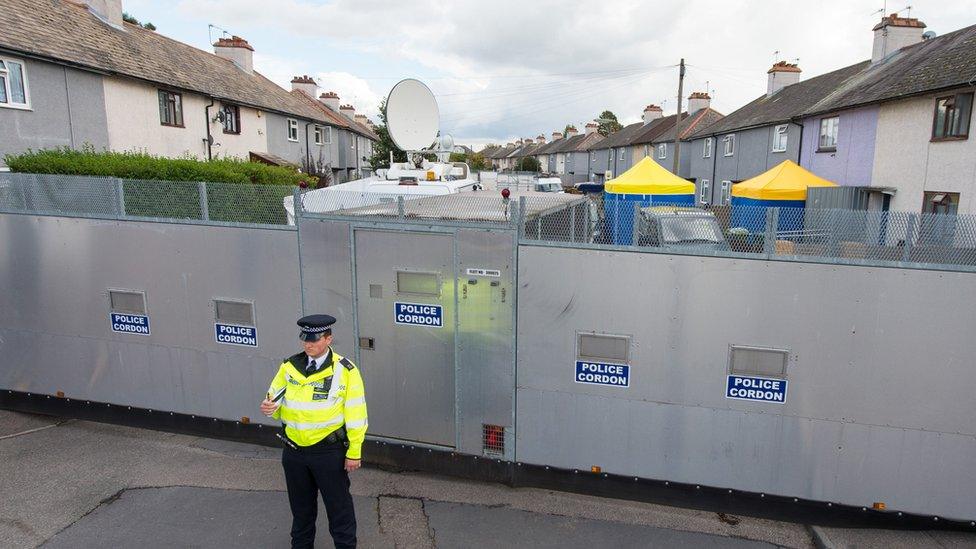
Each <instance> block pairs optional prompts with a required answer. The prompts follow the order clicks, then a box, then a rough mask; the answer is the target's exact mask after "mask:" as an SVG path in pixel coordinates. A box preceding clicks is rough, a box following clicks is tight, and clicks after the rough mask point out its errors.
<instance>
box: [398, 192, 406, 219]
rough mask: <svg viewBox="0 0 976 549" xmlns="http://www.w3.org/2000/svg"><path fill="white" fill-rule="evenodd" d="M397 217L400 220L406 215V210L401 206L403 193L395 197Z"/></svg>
mask: <svg viewBox="0 0 976 549" xmlns="http://www.w3.org/2000/svg"><path fill="white" fill-rule="evenodd" d="M397 217H399V218H400V221H403V220H404V218H406V217H407V214H406V211H405V209H404V207H403V195H402V194H401V195H400V196H398V197H397Z"/></svg>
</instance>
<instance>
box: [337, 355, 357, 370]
mask: <svg viewBox="0 0 976 549" xmlns="http://www.w3.org/2000/svg"><path fill="white" fill-rule="evenodd" d="M339 364H342V365H343V366H345V367H346V369H347V370H352V369H353V368H355V367H356V366H355V365H354V364H353V363H352V362H351V361H350V360H349V359H348V358H345V357H343V358H342V360H340V361H339Z"/></svg>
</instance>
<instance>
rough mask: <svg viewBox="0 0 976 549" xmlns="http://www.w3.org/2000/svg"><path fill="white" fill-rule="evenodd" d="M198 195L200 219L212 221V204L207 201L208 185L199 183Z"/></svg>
mask: <svg viewBox="0 0 976 549" xmlns="http://www.w3.org/2000/svg"><path fill="white" fill-rule="evenodd" d="M197 193H198V194H199V195H200V219H202V220H204V221H210V202H209V200H208V199H207V184H206V183H204V182H203V181H199V182H197Z"/></svg>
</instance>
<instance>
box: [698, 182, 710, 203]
mask: <svg viewBox="0 0 976 549" xmlns="http://www.w3.org/2000/svg"><path fill="white" fill-rule="evenodd" d="M710 187H711V183H709V181H708V180H707V179H702V180H701V186H700V187H699V190H698V201H699V202H701V203H702V204H708V203H709V192H708V191H709V189H710Z"/></svg>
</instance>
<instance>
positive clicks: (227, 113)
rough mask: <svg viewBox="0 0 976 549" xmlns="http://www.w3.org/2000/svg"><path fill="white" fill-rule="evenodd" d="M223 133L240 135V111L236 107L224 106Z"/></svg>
mask: <svg viewBox="0 0 976 549" xmlns="http://www.w3.org/2000/svg"><path fill="white" fill-rule="evenodd" d="M221 110H222V111H223V113H224V133H241V109H240V107H238V106H237V105H224V106H223V108H222V109H221Z"/></svg>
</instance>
